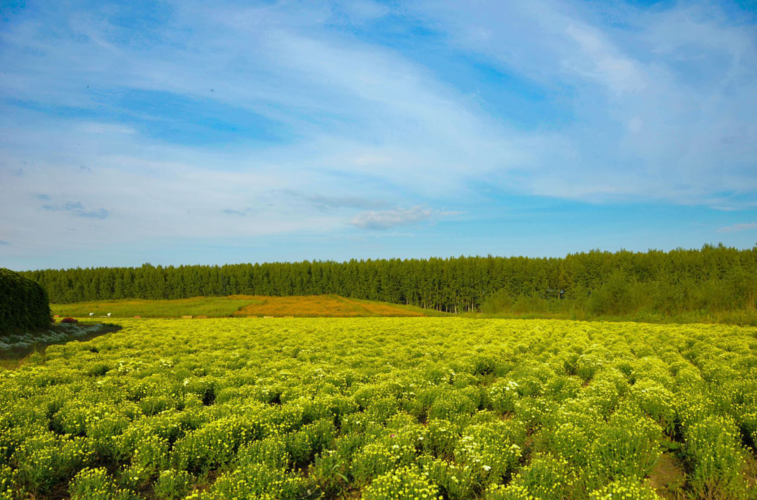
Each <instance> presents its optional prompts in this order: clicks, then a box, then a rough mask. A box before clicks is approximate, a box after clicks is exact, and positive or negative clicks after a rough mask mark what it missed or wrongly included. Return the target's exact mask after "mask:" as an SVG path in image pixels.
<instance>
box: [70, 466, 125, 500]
mask: <svg viewBox="0 0 757 500" xmlns="http://www.w3.org/2000/svg"><path fill="white" fill-rule="evenodd" d="M68 492H69V493H70V494H71V500H111V499H112V500H116V499H118V500H126V499H128V498H129V497H130V496H131V495H130V494H129V492H128V491H126V490H120V489H118V488H116V483H115V481H114V480H113V478H112V477H110V476H109V475H108V471H106V470H105V469H84V470H82V471H81V472H79V473H78V474H77V475H76V476H75V477H74V478H73V480H72V481H71V486H69V488H68Z"/></svg>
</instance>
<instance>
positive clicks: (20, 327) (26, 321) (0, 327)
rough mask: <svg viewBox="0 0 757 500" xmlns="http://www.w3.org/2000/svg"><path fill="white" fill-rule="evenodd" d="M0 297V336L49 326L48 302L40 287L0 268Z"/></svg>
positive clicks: (44, 292)
mask: <svg viewBox="0 0 757 500" xmlns="http://www.w3.org/2000/svg"><path fill="white" fill-rule="evenodd" d="M0 297H2V300H0V335H2V334H7V333H14V332H19V331H26V330H30V329H39V328H45V327H47V326H50V317H51V314H50V302H49V300H48V298H47V291H45V289H44V288H43V287H42V286H41V285H39V284H37V283H35V282H34V281H32V280H30V279H27V278H24V277H23V276H21V275H20V274H18V273H14V272H13V271H11V270H9V269H5V268H1V267H0Z"/></svg>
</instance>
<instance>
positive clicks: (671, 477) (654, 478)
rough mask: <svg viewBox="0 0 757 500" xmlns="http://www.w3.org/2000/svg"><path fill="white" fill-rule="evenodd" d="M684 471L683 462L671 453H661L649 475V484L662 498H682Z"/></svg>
mask: <svg viewBox="0 0 757 500" xmlns="http://www.w3.org/2000/svg"><path fill="white" fill-rule="evenodd" d="M685 483H686V473H685V471H684V469H683V464H681V461H680V460H678V459H677V458H676V457H675V455H673V454H672V453H663V454H662V455H661V456H660V458H659V460H657V463H656V464H655V467H654V470H652V473H651V474H650V475H649V484H650V486H652V488H654V489H655V490H656V491H657V494H658V495H660V496H661V497H662V498H667V499H671V500H677V499H679V498H684V493H683V487H684V484H685Z"/></svg>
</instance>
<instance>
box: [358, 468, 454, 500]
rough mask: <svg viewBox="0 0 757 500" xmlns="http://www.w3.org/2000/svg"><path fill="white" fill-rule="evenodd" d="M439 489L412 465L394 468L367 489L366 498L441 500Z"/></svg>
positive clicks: (372, 499)
mask: <svg viewBox="0 0 757 500" xmlns="http://www.w3.org/2000/svg"><path fill="white" fill-rule="evenodd" d="M437 495H438V489H437V488H436V486H435V485H433V484H432V483H431V482H430V481H429V480H428V478H427V477H426V475H425V474H423V473H422V472H420V471H418V470H417V469H414V468H412V467H403V468H400V469H396V470H392V471H391V472H388V473H386V474H384V475H382V476H380V477H378V478H377V479H376V480H375V481H373V483H371V485H370V486H368V487H367V488H366V489H365V494H364V495H363V498H364V499H365V500H406V499H410V498H412V499H413V500H415V499H417V500H436V499H437V498H438V499H439V500H441V498H442V497H437Z"/></svg>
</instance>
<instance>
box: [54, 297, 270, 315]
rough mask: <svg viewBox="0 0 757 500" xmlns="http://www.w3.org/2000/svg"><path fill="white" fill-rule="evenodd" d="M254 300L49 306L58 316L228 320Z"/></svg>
mask: <svg viewBox="0 0 757 500" xmlns="http://www.w3.org/2000/svg"><path fill="white" fill-rule="evenodd" d="M255 300H256V299H255V298H254V297H241V296H233V297H193V298H191V299H176V300H143V299H124V300H103V301H97V302H79V303H77V304H51V305H50V308H51V309H52V311H53V314H57V315H60V317H65V316H71V317H74V318H84V317H88V316H89V314H90V313H95V314H94V316H95V317H102V316H106V315H107V314H108V313H111V317H112V318H133V317H134V316H141V317H143V318H179V317H181V316H207V317H209V318H222V317H229V316H231V315H232V314H234V312H235V311H237V310H238V309H239V308H241V307H244V306H246V305H249V304H251V303H253V302H254V301H255Z"/></svg>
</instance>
